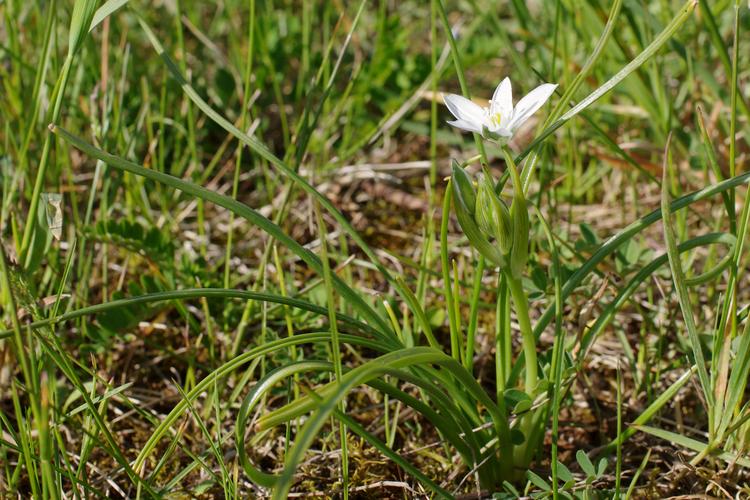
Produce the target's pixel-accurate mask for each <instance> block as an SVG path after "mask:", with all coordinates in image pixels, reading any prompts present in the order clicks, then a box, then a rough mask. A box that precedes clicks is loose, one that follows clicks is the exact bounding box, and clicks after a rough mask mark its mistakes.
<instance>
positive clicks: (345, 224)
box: [138, 16, 404, 324]
mask: <svg viewBox="0 0 750 500" xmlns="http://www.w3.org/2000/svg"><path fill="white" fill-rule="evenodd" d="M138 22H139V23H140V25H141V28H143V30H144V31H145V33H146V36H147V37H148V39H149V41H150V42H151V45H152V46H153V47H154V49H155V50H156V53H157V54H158V55H159V57H161V58H162V60H163V61H164V63H165V65H166V66H167V69H168V70H169V73H170V74H171V75H172V77H173V78H174V79H175V80H177V83H178V84H179V85H180V87H181V88H182V90H183V92H185V94H186V95H187V96H188V97H189V98H190V100H191V101H192V102H193V103H195V105H196V106H198V108H199V109H200V110H201V111H203V112H204V113H205V114H206V116H208V117H209V118H211V120H213V121H214V122H216V123H217V124H218V125H219V126H220V127H221V128H223V129H224V130H226V131H227V132H229V133H230V134H232V135H233V136H235V137H236V138H237V139H239V140H240V141H242V142H243V143H245V144H246V145H247V146H248V147H249V148H250V149H252V150H253V151H254V152H255V153H256V154H258V155H259V156H260V157H261V158H263V159H264V160H266V161H268V162H269V163H270V164H271V165H273V166H274V167H276V168H278V169H279V170H280V171H281V172H282V173H283V174H284V175H286V176H287V177H289V178H290V179H292V180H293V181H294V183H295V185H297V186H299V187H300V188H301V189H302V190H303V191H304V192H305V193H307V194H308V195H310V196H312V197H313V198H315V199H316V200H317V201H318V202H319V203H320V205H321V206H322V207H323V208H325V209H326V211H327V212H328V213H330V214H331V215H332V216H333V218H334V219H336V222H337V223H338V224H340V225H341V228H342V229H343V230H344V232H346V234H347V235H348V236H349V237H350V238H352V240H354V242H355V243H356V244H357V245H358V246H359V247H360V248H361V249H362V251H363V252H364V253H365V255H367V257H368V258H369V259H370V261H371V262H372V263H373V264H374V265H375V266H376V267H377V269H378V271H379V272H380V273H381V274H382V275H383V277H384V278H385V279H386V280H387V281H388V282H389V283H390V284H391V285H392V286H393V287H394V288H395V289H396V291H398V292H399V294H400V295H401V296H402V297H404V294H403V293H402V292H401V287H400V286H399V284H398V283H397V282H396V280H394V279H393V277H392V276H391V274H390V273H389V272H388V270H387V269H386V268H385V267H384V266H383V265H382V264H381V263H380V259H378V256H377V255H376V254H375V252H374V251H373V250H372V249H371V248H370V246H369V245H368V244H367V243H366V242H365V240H364V239H363V238H362V236H361V235H360V234H359V233H358V232H357V231H356V230H355V229H354V227H352V225H351V223H350V222H349V221H348V220H347V219H346V217H344V216H343V215H342V214H341V212H339V211H338V209H337V208H336V207H335V206H334V205H333V203H331V201H330V200H329V199H328V198H326V197H325V196H323V195H322V194H321V193H320V192H319V191H318V190H317V189H315V188H314V187H313V186H311V185H310V183H308V182H307V181H306V180H305V179H304V178H303V177H302V176H300V175H299V174H298V173H297V172H295V171H294V169H292V168H291V167H290V166H289V165H287V164H286V163H285V162H284V161H283V160H282V159H280V158H279V157H277V156H276V155H274V154H273V153H272V152H271V151H270V150H269V149H268V148H267V147H266V146H265V145H264V144H263V143H261V142H260V141H259V140H258V139H256V138H255V137H250V136H248V135H247V134H245V133H244V132H243V131H241V130H240V129H238V128H237V127H235V126H234V125H233V124H232V123H231V122H230V121H229V120H227V119H226V118H224V117H223V116H221V114H220V113H218V112H217V111H216V110H215V109H213V108H212V107H211V105H209V104H208V103H207V102H206V101H205V100H204V99H203V98H202V97H201V96H200V95H199V94H198V92H196V91H195V89H194V88H193V87H192V86H191V85H190V83H188V81H187V79H186V78H185V77H184V76H183V75H182V73H181V72H180V69H179V68H178V67H177V65H176V64H175V63H174V61H173V60H172V58H171V57H169V55H168V54H167V53H166V51H165V50H164V47H163V46H162V45H161V42H159V40H158V39H157V38H156V35H154V32H153V31H152V30H151V28H150V27H149V26H148V24H146V22H145V21H144V20H143V18H141V17H140V16H139V17H138ZM383 324H385V322H383Z"/></svg>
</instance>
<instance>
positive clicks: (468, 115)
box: [443, 94, 485, 130]
mask: <svg viewBox="0 0 750 500" xmlns="http://www.w3.org/2000/svg"><path fill="white" fill-rule="evenodd" d="M443 100H444V101H445V105H446V106H448V111H450V112H451V113H452V114H453V116H455V117H456V118H458V120H459V121H466V122H470V123H474V124H476V126H478V127H479V129H480V130H481V128H482V123H484V119H485V113H484V109H482V107H481V106H480V105H479V104H476V103H474V102H472V101H470V100H469V99H467V98H465V97H463V96H460V95H456V94H448V95H446V96H443Z"/></svg>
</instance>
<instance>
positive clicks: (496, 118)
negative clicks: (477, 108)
mask: <svg viewBox="0 0 750 500" xmlns="http://www.w3.org/2000/svg"><path fill="white" fill-rule="evenodd" d="M501 121H502V115H501V114H500V113H499V112H497V113H495V114H494V115H492V116H491V117H490V122H491V123H492V125H494V126H495V127H499V126H500V122H501Z"/></svg>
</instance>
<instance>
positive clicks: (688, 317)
mask: <svg viewBox="0 0 750 500" xmlns="http://www.w3.org/2000/svg"><path fill="white" fill-rule="evenodd" d="M670 143H671V135H670V138H668V139H667V145H666V147H665V151H664V165H663V167H662V168H663V170H664V176H663V180H662V188H661V210H662V213H663V214H664V218H663V221H664V240H665V241H666V244H667V255H668V256H669V267H670V268H671V269H672V281H674V287H675V291H676V292H677V299H678V300H679V302H680V309H682V317H683V319H684V321H685V328H686V329H687V333H688V339H689V340H690V346H691V347H692V351H693V357H694V359H695V364H696V365H697V367H698V379H699V380H700V383H701V388H702V389H703V397H704V398H706V404H707V405H708V408H709V411H711V412H713V410H714V408H713V403H714V393H713V391H712V390H711V381H710V379H709V377H708V370H707V369H706V360H705V357H704V356H703V346H702V345H701V341H700V335H699V334H698V329H697V327H696V326H695V318H694V317H693V308H692V306H691V304H690V296H689V295H688V289H687V284H686V283H685V273H684V271H683V270H682V264H681V263H680V251H679V249H678V248H677V237H676V236H675V233H674V228H672V217H671V212H670V210H669V188H668V184H669V183H668V178H669V177H668V176H669V173H670V172H671V171H672V168H673V166H672V153H671V150H670Z"/></svg>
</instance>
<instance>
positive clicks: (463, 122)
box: [448, 120, 482, 134]
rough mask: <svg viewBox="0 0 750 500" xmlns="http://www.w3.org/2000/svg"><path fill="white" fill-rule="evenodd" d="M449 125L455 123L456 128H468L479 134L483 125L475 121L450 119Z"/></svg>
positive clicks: (467, 129)
mask: <svg viewBox="0 0 750 500" xmlns="http://www.w3.org/2000/svg"><path fill="white" fill-rule="evenodd" d="M448 125H453V126H454V127H456V128H460V129H461V130H466V131H468V132H476V133H477V134H481V133H482V125H481V124H478V123H474V122H468V121H466V120H454V121H449V122H448Z"/></svg>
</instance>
